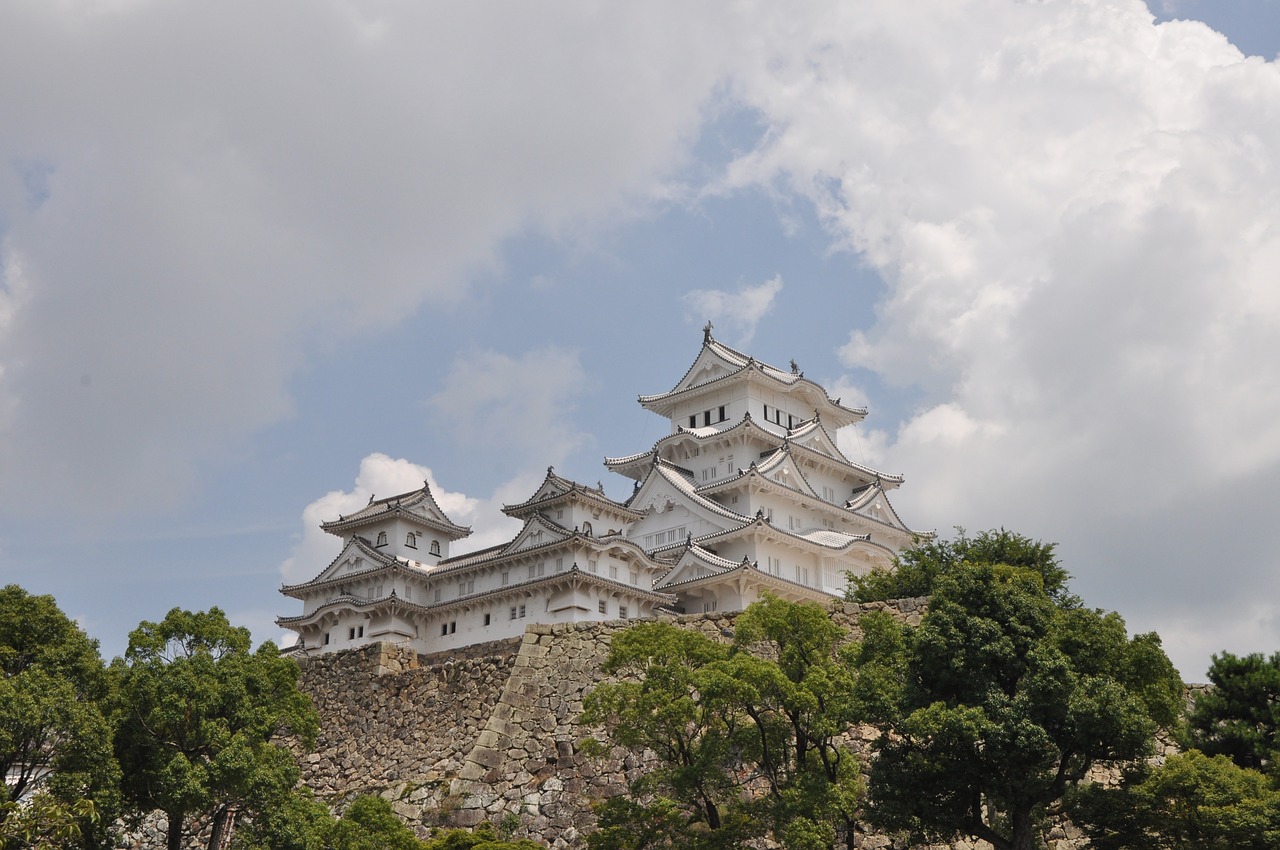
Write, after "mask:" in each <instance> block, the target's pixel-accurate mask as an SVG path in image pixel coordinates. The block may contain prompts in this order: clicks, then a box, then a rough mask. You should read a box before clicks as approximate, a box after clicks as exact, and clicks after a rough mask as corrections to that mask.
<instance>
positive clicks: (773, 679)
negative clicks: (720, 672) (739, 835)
mask: <svg viewBox="0 0 1280 850" xmlns="http://www.w3.org/2000/svg"><path fill="white" fill-rule="evenodd" d="M848 639H849V634H848V632H847V631H846V630H844V629H842V628H840V627H839V626H837V625H836V624H835V623H833V622H832V621H831V616H830V614H829V613H828V612H827V611H826V609H824V608H821V607H819V606H817V605H814V604H812V603H795V602H784V601H783V600H781V599H778V598H776V597H766V598H765V599H763V600H761V601H759V602H756V603H754V604H753V605H751V606H750V607H748V608H747V610H746V611H744V612H743V613H742V615H741V616H740V617H738V620H737V622H736V623H735V635H734V646H735V650H737V651H736V652H735V653H734V655H733V658H732V661H733V666H732V667H731V668H730V675H732V676H734V677H735V678H736V679H737V680H738V682H740V686H739V694H738V699H739V705H740V706H741V710H742V711H743V713H745V714H746V715H747V716H748V717H750V718H751V720H752V723H751V724H750V726H749V727H748V728H749V729H751V730H753V731H754V732H755V739H756V740H755V747H754V748H753V750H752V751H751V754H752V756H753V760H754V763H755V766H756V768H757V770H758V771H759V773H760V775H761V776H762V777H763V778H764V779H765V781H766V783H767V787H768V795H767V798H766V801H767V803H768V805H767V807H766V811H767V812H768V814H769V815H770V817H771V819H772V822H773V830H774V834H775V835H776V836H778V837H779V839H780V840H781V841H782V843H783V844H784V846H786V847H788V848H801V847H816V848H825V847H831V846H834V845H835V844H836V842H837V841H838V840H839V839H841V838H843V840H844V842H845V844H846V845H847V846H848V847H849V848H852V847H853V846H854V840H855V839H854V836H855V832H854V823H855V822H856V816H857V813H858V808H859V805H860V803H861V799H862V796H863V791H864V789H863V785H862V774H861V769H860V766H859V763H858V760H857V757H856V756H855V755H854V754H853V752H852V750H850V749H849V746H848V744H847V741H846V738H847V733H848V731H849V729H850V727H851V726H852V725H853V724H855V723H857V722H860V721H861V720H862V708H863V706H862V705H861V703H860V702H859V699H858V696H859V689H858V683H857V680H856V674H855V667H854V658H855V656H856V653H857V646H856V645H853V646H850V645H848ZM743 650H747V651H743ZM762 650H763V651H762ZM757 653H759V654H757ZM762 656H763V657H762Z"/></svg>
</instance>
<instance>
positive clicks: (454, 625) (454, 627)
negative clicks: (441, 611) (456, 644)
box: [449, 620, 458, 634]
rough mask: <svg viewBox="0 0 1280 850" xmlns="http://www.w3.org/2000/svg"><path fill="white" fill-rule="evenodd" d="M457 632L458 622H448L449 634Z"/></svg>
mask: <svg viewBox="0 0 1280 850" xmlns="http://www.w3.org/2000/svg"><path fill="white" fill-rule="evenodd" d="M457 630H458V621H457V620H452V621H450V622H449V634H453V633H454V632H456V631H457Z"/></svg>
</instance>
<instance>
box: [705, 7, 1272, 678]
mask: <svg viewBox="0 0 1280 850" xmlns="http://www.w3.org/2000/svg"><path fill="white" fill-rule="evenodd" d="M928 5H929V10H928V11H927V12H924V11H922V9H920V8H918V7H915V6H913V7H912V10H911V14H910V15H909V16H908V15H907V14H906V12H903V11H899V8H900V7H898V6H896V5H895V4H891V3H879V4H875V3H873V4H871V5H870V7H859V8H858V9H857V10H856V11H855V10H854V9H852V8H839V9H834V10H827V11H825V12H821V13H814V14H813V15H812V16H811V17H809V18H801V19H793V20H790V22H789V23H790V26H789V28H788V27H787V23H788V22H779V26H782V27H783V29H782V30H781V31H782V32H783V33H784V34H785V35H784V40H787V39H789V42H788V44H787V46H786V47H784V48H783V51H782V53H781V54H780V56H781V58H780V59H778V60H777V61H775V62H773V63H772V64H770V65H769V66H768V67H767V68H766V67H763V66H761V67H760V69H759V70H758V72H757V73H754V74H748V75H744V76H742V77H741V78H740V92H741V94H742V96H743V97H744V98H745V99H746V100H747V101H748V102H749V103H751V104H752V105H754V106H756V107H757V108H758V109H759V110H760V111H761V112H762V114H763V115H765V116H766V117H767V120H768V122H769V133H768V136H767V138H766V140H765V143H764V144H763V145H762V146H761V147H760V148H758V149H757V150H754V151H752V152H750V153H749V154H747V155H746V156H744V157H742V158H740V159H739V160H738V161H737V162H736V163H735V164H734V165H733V167H732V169H731V171H730V174H729V176H728V178H727V185H729V186H751V185H768V186H774V187H778V186H782V187H785V188H786V190H788V191H791V192H796V193H799V194H801V195H803V196H805V197H808V198H810V199H811V200H812V201H813V203H814V204H815V205H817V207H818V208H819V209H820V210H821V211H822V214H823V215H824V218H825V221H826V223H827V225H828V226H829V227H830V229H831V231H832V233H833V234H836V236H837V238H838V239H839V240H841V242H842V243H844V244H846V245H849V246H851V247H853V248H854V249H856V250H857V251H859V252H860V253H861V254H862V255H863V257H864V258H865V259H866V260H867V261H868V262H870V263H871V264H873V266H874V267H875V268H876V269H877V270H878V271H879V272H880V273H881V275H882V276H883V278H884V279H885V281H886V283H887V285H888V292H887V295H886V296H885V298H884V300H883V302H882V303H881V304H880V306H879V319H878V321H877V323H876V325H875V326H874V327H872V328H869V329H858V330H854V331H853V332H852V333H851V335H850V338H849V340H848V342H847V344H846V345H845V346H844V347H843V348H842V350H841V356H842V358H843V360H844V362H845V364H846V365H847V366H849V367H858V368H862V369H868V370H872V371H874V372H876V373H878V374H879V375H880V376H881V378H882V379H883V380H886V381H888V382H890V383H896V384H900V385H907V386H916V387H919V388H921V389H922V390H923V392H924V397H925V403H924V405H923V406H922V408H921V409H920V410H919V411H918V412H917V413H916V414H915V415H914V416H912V417H910V418H909V420H908V421H905V422H904V423H903V425H902V426H901V428H900V429H899V430H898V432H897V434H896V437H895V438H894V440H893V442H892V444H891V445H890V446H888V447H887V449H886V451H887V456H888V461H887V462H888V464H889V465H890V466H891V467H894V468H898V469H909V470H913V471H914V474H913V476H912V479H913V480H912V483H911V485H910V486H909V487H908V488H906V489H905V490H904V492H903V494H902V497H901V499H902V501H903V502H904V503H906V504H909V506H910V508H909V511H910V512H909V515H910V516H913V517H933V518H937V519H938V520H940V524H943V525H944V528H945V524H948V523H949V522H955V523H958V524H964V525H968V526H969V527H970V528H983V527H989V526H993V525H1000V524H1003V525H1007V526H1010V527H1013V528H1017V529H1019V530H1025V531H1028V532H1030V533H1034V534H1037V535H1041V536H1044V537H1047V538H1050V539H1058V540H1061V541H1062V542H1063V552H1064V554H1065V555H1066V556H1067V558H1068V560H1067V564H1068V566H1069V567H1070V568H1071V569H1072V570H1073V571H1074V572H1076V573H1077V574H1078V576H1079V578H1080V581H1079V584H1080V585H1081V587H1082V589H1083V590H1084V591H1085V592H1086V598H1087V599H1089V600H1090V601H1093V602H1095V603H1096V604H1103V605H1107V606H1108V607H1120V608H1121V609H1122V610H1124V611H1125V613H1127V614H1129V615H1130V617H1131V620H1132V621H1134V622H1135V623H1137V624H1139V625H1144V624H1145V625H1148V626H1149V625H1150V624H1152V623H1154V622H1156V621H1157V620H1158V619H1160V618H1162V617H1168V618H1170V619H1176V620H1177V621H1178V623H1179V625H1178V626H1175V627H1174V629H1172V630H1171V632H1170V633H1168V634H1166V637H1167V638H1168V639H1169V640H1170V643H1171V645H1173V646H1176V648H1177V651H1178V653H1179V655H1180V658H1179V659H1176V660H1181V661H1182V662H1183V666H1184V668H1185V667H1186V666H1187V663H1188V662H1187V659H1189V658H1196V659H1201V658H1204V657H1206V656H1207V654H1208V652H1209V651H1211V650H1212V649H1220V648H1224V646H1223V645H1222V644H1221V642H1220V641H1221V640H1223V639H1225V638H1226V637H1228V636H1230V637H1232V638H1234V639H1237V640H1239V641H1240V642H1241V643H1242V644H1246V645H1247V648H1248V647H1251V648H1260V647H1274V646H1275V645H1277V644H1278V643H1280V628H1278V624H1277V612H1278V610H1280V609H1277V607H1276V604H1275V603H1274V602H1272V601H1270V600H1271V598H1272V597H1274V590H1275V587H1276V584H1275V578H1274V573H1273V567H1272V560H1273V556H1272V555H1271V554H1270V553H1271V552H1274V551H1275V550H1276V548H1278V544H1280V539H1277V538H1278V537H1280V535H1278V534H1277V532H1276V531H1275V530H1274V523H1271V522H1269V521H1268V520H1267V518H1266V517H1267V513H1268V506H1269V505H1272V504H1275V503H1276V499H1277V498H1278V497H1280V430H1277V429H1276V428H1275V425H1274V423H1275V421H1276V420H1277V418H1278V417H1280V393H1278V392H1276V388H1275V379H1274V365H1273V364H1275V363H1277V362H1280V334H1278V333H1277V330H1280V290H1278V289H1277V287H1276V286H1275V270H1276V268H1277V261H1278V260H1280V196H1277V194H1276V192H1275V191H1274V181H1275V175H1276V173H1277V172H1278V171H1280V69H1277V66H1276V65H1275V64H1274V63H1265V62H1262V61H1261V60H1259V59H1257V58H1253V59H1247V60H1246V59H1245V58H1244V57H1242V56H1241V54H1240V53H1239V51H1237V50H1236V49H1235V48H1234V47H1232V46H1231V45H1230V44H1229V43H1228V42H1227V41H1226V40H1225V39H1224V38H1223V37H1222V36H1221V35H1219V34H1217V33H1214V32H1213V31H1211V30H1210V29H1209V28H1207V27H1206V26H1204V25H1203V24H1199V23H1194V22H1171V23H1166V24H1163V25H1159V26H1155V25H1153V24H1152V20H1151V16H1150V14H1149V13H1148V12H1147V10H1146V8H1145V7H1144V6H1143V5H1142V4H1141V3H1137V2H1133V3H1115V2H1105V3H1102V2H1085V0H1081V2H1051V3H1035V4H1030V3H1023V4H1012V3H1001V2H971V3H960V4H956V3H941V2H940V3H935V4H928ZM1264 541H1265V542H1264ZM1260 544H1261V545H1260ZM1260 593H1262V595H1263V596H1264V599H1262V600H1259V594H1260ZM1241 619H1243V621H1244V622H1247V623H1250V624H1251V625H1250V627H1248V628H1240V627H1239V622H1240V621H1241ZM1224 621H1229V622H1231V623H1233V628H1234V631H1233V632H1230V633H1228V632H1226V631H1220V628H1221V625H1220V624H1222V623H1223V622H1224ZM1184 672H1186V673H1187V674H1188V675H1191V674H1194V673H1197V672H1198V671H1196V670H1184Z"/></svg>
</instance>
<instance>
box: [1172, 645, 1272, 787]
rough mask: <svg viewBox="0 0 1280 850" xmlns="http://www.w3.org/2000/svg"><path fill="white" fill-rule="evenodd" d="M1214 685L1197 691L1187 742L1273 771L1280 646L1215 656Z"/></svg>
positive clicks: (1211, 752) (1211, 671)
mask: <svg viewBox="0 0 1280 850" xmlns="http://www.w3.org/2000/svg"><path fill="white" fill-rule="evenodd" d="M1209 681H1210V682H1212V683H1213V687H1212V688H1209V689H1208V690H1205V691H1201V692H1200V693H1198V694H1196V697H1195V704H1194V706H1193V708H1192V710H1191V714H1190V716H1189V718H1188V721H1187V735H1186V739H1187V743H1188V744H1190V745H1191V746H1193V747H1195V748H1197V749H1199V750H1201V751H1203V752H1205V753H1208V754H1210V755H1218V754H1220V755H1225V756H1228V757H1229V758H1230V759H1231V760H1232V761H1234V762H1235V763H1236V764H1238V765H1240V766H1241V767H1248V768H1253V769H1254V770H1261V771H1265V772H1274V769H1275V759H1276V750H1277V743H1276V731H1277V729H1280V652H1277V653H1274V654H1273V655H1272V656H1271V657H1270V658H1266V657H1264V656H1263V655H1262V654H1261V653H1253V654H1251V655H1245V656H1236V655H1232V654H1231V653H1229V652H1224V653H1222V654H1221V655H1215V656H1214V657H1213V664H1212V665H1211V666H1210V667H1209Z"/></svg>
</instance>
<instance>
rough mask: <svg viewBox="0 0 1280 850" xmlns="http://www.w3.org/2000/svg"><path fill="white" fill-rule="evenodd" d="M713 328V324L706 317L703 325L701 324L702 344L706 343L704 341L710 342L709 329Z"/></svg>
mask: <svg viewBox="0 0 1280 850" xmlns="http://www.w3.org/2000/svg"><path fill="white" fill-rule="evenodd" d="M713 328H715V325H713V324H711V320H710V319H707V323H706V324H705V325H703V326H702V342H703V344H706V343H708V342H711V331H712V329H713Z"/></svg>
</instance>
